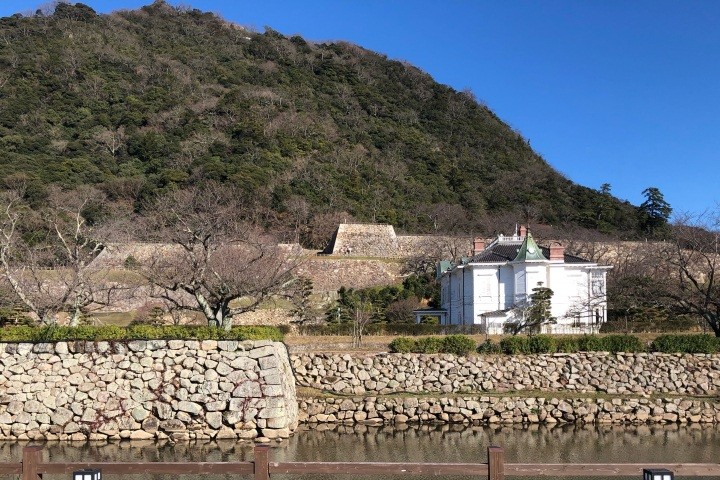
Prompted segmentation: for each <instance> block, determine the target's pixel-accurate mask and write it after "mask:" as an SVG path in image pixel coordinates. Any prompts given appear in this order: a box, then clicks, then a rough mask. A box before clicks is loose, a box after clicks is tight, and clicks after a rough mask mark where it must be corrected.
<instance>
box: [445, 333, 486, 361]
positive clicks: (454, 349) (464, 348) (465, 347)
mask: <svg viewBox="0 0 720 480" xmlns="http://www.w3.org/2000/svg"><path fill="white" fill-rule="evenodd" d="M476 347H477V345H476V344H475V341H474V340H473V339H472V338H470V337H466V336H465V335H448V336H446V337H444V338H443V339H442V350H441V351H442V352H443V353H452V354H455V355H458V356H464V355H467V354H468V353H470V352H472V351H473V350H475V348H476Z"/></svg>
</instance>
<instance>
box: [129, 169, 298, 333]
mask: <svg viewBox="0 0 720 480" xmlns="http://www.w3.org/2000/svg"><path fill="white" fill-rule="evenodd" d="M237 198H239V195H237V192H234V191H233V190H232V189H231V188H228V187H227V186H220V185H217V184H213V183H211V184H208V185H206V186H204V187H195V188H191V189H188V190H184V191H176V192H172V193H171V194H169V195H167V196H165V197H163V198H161V199H159V200H158V201H157V203H156V204H155V205H154V206H153V212H152V215H151V216H150V222H151V224H150V225H151V227H150V231H149V233H150V236H151V238H152V239H153V240H155V241H156V242H158V243H156V247H155V251H154V253H153V254H152V256H151V260H150V262H149V264H148V265H146V266H144V267H143V268H142V272H143V273H144V275H145V277H146V279H147V280H148V282H149V283H150V285H151V295H152V296H154V297H156V298H161V299H163V300H164V301H166V302H169V303H171V304H173V305H174V306H175V307H177V308H180V309H184V310H192V311H197V312H200V313H202V314H203V315H204V317H205V318H206V319H207V322H208V325H210V326H213V327H222V328H225V329H229V328H231V327H232V324H233V320H234V318H235V317H236V316H237V315H239V314H241V313H244V312H248V311H252V310H255V309H256V308H257V307H258V306H259V305H260V304H262V303H263V302H265V301H266V300H268V299H270V298H272V297H274V296H277V295H285V294H288V295H289V294H290V287H291V286H292V283H293V280H294V278H293V270H294V269H295V267H296V266H297V265H298V262H299V259H300V257H299V252H296V251H293V250H292V249H289V248H284V247H282V246H280V245H278V244H277V241H276V240H275V239H274V238H273V237H270V236H268V235H265V234H264V233H263V232H262V231H261V230H260V229H258V228H257V227H254V226H252V225H250V224H248V223H247V222H245V221H243V220H242V219H241V217H242V216H243V205H242V204H240V203H239V201H238V200H237Z"/></svg>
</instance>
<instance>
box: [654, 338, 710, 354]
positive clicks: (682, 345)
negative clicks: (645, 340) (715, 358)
mask: <svg viewBox="0 0 720 480" xmlns="http://www.w3.org/2000/svg"><path fill="white" fill-rule="evenodd" d="M650 349H651V350H652V351H653V352H663V353H716V352H718V351H720V339H718V338H717V337H713V336H711V335H703V334H697V335H660V336H659V337H657V338H656V339H655V340H653V342H652V345H651V346H650Z"/></svg>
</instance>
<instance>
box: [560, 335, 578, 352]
mask: <svg viewBox="0 0 720 480" xmlns="http://www.w3.org/2000/svg"><path fill="white" fill-rule="evenodd" d="M578 350H580V348H579V347H578V339H577V338H575V337H558V338H557V339H556V340H555V351H556V352H561V353H575V352H577V351H578Z"/></svg>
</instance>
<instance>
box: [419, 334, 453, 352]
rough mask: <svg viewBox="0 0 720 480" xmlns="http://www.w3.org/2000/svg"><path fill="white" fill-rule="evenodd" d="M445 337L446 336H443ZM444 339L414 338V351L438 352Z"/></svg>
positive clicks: (441, 349)
mask: <svg viewBox="0 0 720 480" xmlns="http://www.w3.org/2000/svg"><path fill="white" fill-rule="evenodd" d="M445 338H447V337H445ZM444 345H445V339H444V338H440V337H423V338H418V339H417V340H415V348H414V349H413V352H415V353H440V352H442V351H443V347H444Z"/></svg>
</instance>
